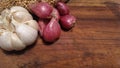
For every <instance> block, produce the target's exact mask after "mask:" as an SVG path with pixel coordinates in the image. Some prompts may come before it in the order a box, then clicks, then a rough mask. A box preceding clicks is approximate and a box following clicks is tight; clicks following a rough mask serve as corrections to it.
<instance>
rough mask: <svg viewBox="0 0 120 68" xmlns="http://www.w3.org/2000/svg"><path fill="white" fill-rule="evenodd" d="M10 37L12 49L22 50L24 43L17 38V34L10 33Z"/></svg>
mask: <svg viewBox="0 0 120 68" xmlns="http://www.w3.org/2000/svg"><path fill="white" fill-rule="evenodd" d="M11 39H12V41H11V42H12V46H13V48H14V50H22V49H24V48H25V47H26V45H25V44H23V42H22V41H21V40H20V39H19V38H18V36H17V35H16V34H15V33H12V35H11Z"/></svg>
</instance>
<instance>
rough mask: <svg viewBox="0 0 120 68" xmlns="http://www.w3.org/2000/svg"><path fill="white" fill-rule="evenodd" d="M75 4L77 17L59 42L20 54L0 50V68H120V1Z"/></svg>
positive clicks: (75, 1)
mask: <svg viewBox="0 0 120 68" xmlns="http://www.w3.org/2000/svg"><path fill="white" fill-rule="evenodd" d="M114 1H115V2H113V1H109V0H92V1H88V0H71V1H70V2H69V3H68V5H69V7H70V10H71V14H72V15H74V16H76V17H77V22H76V25H75V27H74V28H73V29H71V30H70V31H67V32H65V31H62V35H61V37H60V39H59V40H58V41H56V42H55V43H53V44H49V45H48V44H45V43H43V42H42V40H41V38H40V37H38V39H37V42H36V43H35V44H34V45H32V46H29V47H27V48H26V49H25V50H23V51H19V52H6V51H3V50H1V49H0V68H120V5H119V0H114Z"/></svg>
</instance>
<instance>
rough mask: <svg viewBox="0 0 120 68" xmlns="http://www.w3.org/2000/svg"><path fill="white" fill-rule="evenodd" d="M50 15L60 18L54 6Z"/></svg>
mask: <svg viewBox="0 0 120 68" xmlns="http://www.w3.org/2000/svg"><path fill="white" fill-rule="evenodd" d="M51 16H52V17H54V18H55V19H56V20H57V21H59V19H60V14H59V12H58V10H57V9H56V8H54V9H53V11H52V14H51Z"/></svg>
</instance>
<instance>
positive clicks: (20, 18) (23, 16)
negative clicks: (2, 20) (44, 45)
mask: <svg viewBox="0 0 120 68" xmlns="http://www.w3.org/2000/svg"><path fill="white" fill-rule="evenodd" d="M13 18H14V19H15V20H16V21H17V22H19V23H21V22H25V21H29V20H33V18H32V16H31V15H30V14H29V13H26V12H16V13H13Z"/></svg>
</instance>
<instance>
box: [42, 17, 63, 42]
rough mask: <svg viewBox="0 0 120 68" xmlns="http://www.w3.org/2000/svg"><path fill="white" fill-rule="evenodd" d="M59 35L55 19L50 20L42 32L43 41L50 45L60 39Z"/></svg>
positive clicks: (59, 31) (58, 26)
mask: <svg viewBox="0 0 120 68" xmlns="http://www.w3.org/2000/svg"><path fill="white" fill-rule="evenodd" d="M60 34H61V28H60V25H59V23H58V21H57V20H56V19H55V18H52V19H51V21H50V22H49V23H48V24H47V26H46V27H45V29H44V31H43V39H44V40H45V41H46V42H50V43H51V42H54V41H56V40H57V39H58V38H59V37H60Z"/></svg>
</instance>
